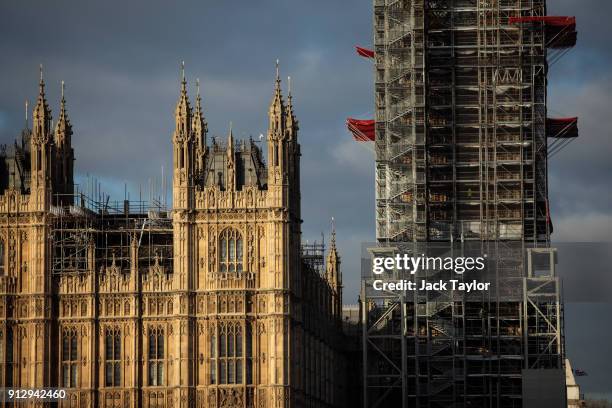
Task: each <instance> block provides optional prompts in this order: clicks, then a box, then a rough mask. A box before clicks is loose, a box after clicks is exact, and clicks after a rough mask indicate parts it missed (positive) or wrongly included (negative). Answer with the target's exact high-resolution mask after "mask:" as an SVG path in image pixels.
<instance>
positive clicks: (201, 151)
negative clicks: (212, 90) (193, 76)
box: [191, 79, 208, 175]
mask: <svg viewBox="0 0 612 408" xmlns="http://www.w3.org/2000/svg"><path fill="white" fill-rule="evenodd" d="M196 87H197V92H198V94H197V97H196V105H195V112H194V113H193V121H192V125H191V126H192V129H193V137H194V141H195V172H196V174H198V175H202V172H203V171H204V166H205V163H206V153H207V146H206V135H207V133H208V124H207V123H206V119H205V118H204V113H203V111H202V97H201V96H200V80H199V79H197V80H196Z"/></svg>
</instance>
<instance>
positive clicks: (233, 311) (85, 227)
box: [0, 73, 346, 408]
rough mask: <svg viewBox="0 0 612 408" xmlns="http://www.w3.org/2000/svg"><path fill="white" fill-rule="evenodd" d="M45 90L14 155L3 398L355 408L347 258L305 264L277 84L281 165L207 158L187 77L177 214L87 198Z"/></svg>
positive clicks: (210, 150)
mask: <svg viewBox="0 0 612 408" xmlns="http://www.w3.org/2000/svg"><path fill="white" fill-rule="evenodd" d="M44 87H45V85H44V82H43V79H42V74H41V80H40V90H39V95H38V100H37V103H36V106H35V108H34V111H33V114H32V123H31V127H32V129H31V130H30V129H29V126H26V129H25V130H24V131H23V132H22V135H21V139H20V140H19V141H17V142H15V144H14V146H10V147H8V148H7V147H6V146H5V147H4V148H3V150H2V152H1V154H0V187H1V188H0V191H1V195H0V260H1V263H0V315H1V316H2V320H1V321H0V368H1V369H0V381H1V384H0V385H1V386H2V387H13V388H16V387H20V388H39V387H60V388H64V389H66V390H67V398H66V399H65V400H63V401H60V402H59V406H66V407H91V406H103V407H139V406H145V407H224V408H227V407H245V408H246V407H259V408H264V407H265V408H268V407H337V406H342V405H343V400H344V393H345V391H346V390H345V387H344V386H343V384H342V378H343V377H344V373H343V372H342V370H343V367H344V366H345V364H344V361H343V357H342V354H341V353H340V352H339V347H340V345H341V343H342V337H341V336H342V335H341V304H342V298H341V292H342V282H341V275H340V271H339V265H340V260H339V257H338V254H337V252H336V247H335V243H334V240H332V243H331V246H330V248H329V251H328V253H327V257H326V259H325V260H324V259H323V255H321V258H320V262H319V263H311V262H307V261H306V259H305V256H303V254H302V248H301V243H300V240H301V218H300V182H299V180H300V173H299V170H300V145H299V144H298V123H297V120H296V118H295V115H294V112H293V106H292V100H291V95H290V94H289V97H288V99H287V100H286V101H285V100H284V98H283V95H282V92H281V87H280V79H279V78H278V73H277V78H276V84H275V89H274V96H273V100H272V103H271V105H270V108H269V130H268V134H267V149H268V161H269V163H268V164H267V165H266V164H265V163H264V159H263V154H262V150H261V149H260V147H259V146H258V144H257V143H256V142H254V141H252V140H250V141H246V142H235V141H234V138H233V136H232V134H231V130H230V134H229V137H228V139H227V143H226V144H224V145H222V144H221V143H220V142H218V141H216V140H214V139H213V141H212V143H210V144H209V143H207V127H206V121H205V119H204V116H203V113H202V108H201V98H200V95H199V86H198V96H197V99H196V102H195V107H194V108H192V107H191V105H190V101H189V98H188V94H187V85H186V82H185V78H184V75H183V80H182V83H181V89H180V97H179V101H178V104H177V106H176V110H175V121H176V126H175V129H174V134H173V135H172V146H173V156H174V158H173V162H174V168H173V184H172V190H173V209H172V210H171V211H168V212H167V211H164V210H163V209H162V208H158V209H155V208H152V207H145V206H144V205H143V204H142V203H136V204H135V203H133V202H130V201H127V200H126V201H125V202H124V203H122V205H120V206H115V207H113V206H112V205H110V204H109V202H108V200H101V201H100V200H94V199H92V198H91V197H90V196H87V195H85V194H83V192H79V191H78V189H77V188H75V185H74V182H73V162H74V154H73V149H72V147H71V138H72V127H71V124H70V121H69V120H68V116H67V113H66V102H65V99H64V97H63V91H62V100H61V108H60V114H59V118H58V120H57V122H56V126H53V125H52V120H51V112H50V109H49V107H48V104H47V101H46V99H45V93H44ZM317 265H318V266H317ZM32 405H42V404H40V403H33V404H32Z"/></svg>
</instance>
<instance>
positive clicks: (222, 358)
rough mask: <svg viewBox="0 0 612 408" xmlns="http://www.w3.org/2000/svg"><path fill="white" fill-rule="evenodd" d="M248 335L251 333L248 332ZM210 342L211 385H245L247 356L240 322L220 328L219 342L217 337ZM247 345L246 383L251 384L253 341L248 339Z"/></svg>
mask: <svg viewBox="0 0 612 408" xmlns="http://www.w3.org/2000/svg"><path fill="white" fill-rule="evenodd" d="M247 333H250V332H249V331H247ZM210 342H211V344H210V347H211V350H210V355H211V362H210V364H211V368H210V373H211V379H210V381H211V383H212V384H215V383H218V384H244V382H245V375H244V374H245V373H244V370H245V364H244V361H245V355H244V344H243V327H242V325H241V324H240V323H238V322H228V323H227V324H223V325H221V327H220V328H219V340H218V342H217V338H216V337H215V336H211V338H210ZM246 344H247V355H246V360H247V367H246V369H247V373H246V381H247V383H249V384H250V383H251V382H252V375H251V373H250V370H249V366H250V358H251V355H250V354H251V340H250V339H247V342H246ZM217 351H218V352H217ZM217 367H218V368H217ZM217 373H218V375H217Z"/></svg>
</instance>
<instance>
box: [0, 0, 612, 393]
mask: <svg viewBox="0 0 612 408" xmlns="http://www.w3.org/2000/svg"><path fill="white" fill-rule="evenodd" d="M548 4H549V14H551V15H576V16H577V19H578V30H579V38H578V47H576V48H575V49H573V50H572V51H570V52H569V53H568V54H567V55H565V56H564V57H563V59H561V60H560V61H559V62H557V63H556V64H555V65H553V66H552V67H551V71H550V83H549V88H548V90H549V99H550V101H551V103H550V116H579V117H580V122H579V127H580V138H579V139H578V140H577V141H576V142H575V143H572V144H571V145H570V146H569V147H567V148H566V149H565V150H564V151H563V152H561V153H560V154H558V155H556V156H555V157H554V158H553V160H552V163H551V166H550V190H551V206H552V209H551V210H552V216H553V222H554V224H555V230H556V232H555V239H557V240H563V241H574V240H579V241H598V240H610V239H609V238H610V237H609V236H610V231H612V213H611V211H610V208H611V205H612V189H611V188H610V185H611V182H610V179H611V177H610V175H611V171H612V160H610V157H611V156H612V138H610V133H611V132H610V130H609V129H610V125H609V119H610V112H611V108H610V105H609V104H610V101H611V95H612V71H610V69H609V67H610V66H612V54H611V52H610V50H611V46H610V43H609V39H610V38H612V25H611V24H609V21H608V20H609V16H610V15H612V2H610V1H607V0H580V1H579V0H549V1H548ZM371 21H372V7H371V1H369V0H309V1H293V0H291V1H289V0H259V1H252V0H251V1H249V0H233V1H212V0H206V1H202V0H199V1H173V2H169V1H163V0H147V1H117V0H112V1H111V0H109V1H104V2H102V1H98V2H83V1H76V0H74V1H68V0H56V1H53V2H49V1H42V0H40V1H19V2H18V1H3V2H0V55H1V56H2V58H1V60H0V141H1V142H2V143H7V142H10V141H11V140H12V139H13V138H14V137H15V135H16V134H17V133H18V131H19V130H20V129H21V128H22V127H23V122H24V112H23V110H24V107H23V105H24V101H25V100H26V99H29V100H30V101H33V100H34V99H35V97H36V89H37V80H38V65H39V64H40V63H42V64H44V67H45V68H44V71H45V79H46V82H47V95H48V99H49V101H50V104H51V106H52V109H53V110H54V112H55V113H56V112H57V109H58V101H59V93H60V81H61V80H65V81H66V94H67V100H68V109H69V115H70V118H71V120H72V123H73V127H74V131H75V135H74V140H73V144H74V147H75V151H76V157H77V161H76V171H77V173H78V177H79V179H80V180H85V179H86V178H87V175H88V174H94V175H95V176H96V177H97V178H98V179H99V180H100V181H101V182H102V185H103V188H104V189H105V190H106V191H108V192H110V193H111V194H112V195H113V196H114V197H115V198H117V199H122V198H123V185H124V183H127V185H128V188H129V190H130V191H131V194H132V197H135V196H137V195H138V191H139V185H142V186H147V185H148V184H149V180H150V179H152V178H158V179H159V177H160V175H161V167H162V166H164V167H165V168H166V169H168V167H169V166H170V165H171V156H170V153H171V144H170V135H171V130H172V127H173V114H172V112H173V109H174V105H175V103H176V100H177V95H178V87H179V65H180V61H182V60H184V61H185V63H186V67H187V76H188V79H189V81H190V88H191V89H190V91H191V93H192V95H193V94H194V93H195V86H194V82H195V79H196V78H200V80H201V83H202V93H203V99H204V110H205V114H206V117H207V120H208V123H209V129H210V134H211V135H219V136H223V137H225V135H226V134H227V131H228V127H229V122H230V121H232V122H233V127H234V134H235V135H237V136H241V137H248V136H250V135H253V136H254V137H257V136H258V135H259V134H260V133H265V131H266V126H267V116H266V111H267V107H268V104H269V102H270V99H271V95H272V87H273V77H274V62H275V60H276V59H277V58H278V59H280V64H281V74H282V75H283V77H286V76H287V75H290V76H291V77H292V83H293V86H292V87H293V93H294V97H295V98H294V100H295V105H296V111H297V115H298V117H299V120H300V124H301V136H300V137H301V144H302V150H303V157H302V183H303V184H302V186H303V191H302V197H303V204H302V205H303V209H304V211H303V212H304V219H305V223H304V236H305V238H307V239H310V240H313V239H320V234H321V232H322V231H323V232H326V233H327V232H328V231H329V225H330V218H331V217H332V216H333V217H335V218H336V226H337V230H338V240H339V245H340V249H341V250H342V255H343V261H344V274H345V282H346V294H345V298H346V301H347V302H355V301H356V293H357V291H358V286H359V283H358V282H359V281H358V276H359V273H358V263H359V243H360V242H363V241H370V240H371V239H372V237H373V236H374V195H373V194H374V193H373V188H372V186H373V155H372V153H371V151H370V150H368V149H367V148H366V147H365V146H362V145H358V144H356V143H354V142H352V141H351V138H350V136H349V135H348V134H347V132H346V130H345V128H344V121H345V119H346V117H347V116H354V117H364V118H367V117H371V116H372V115H373V113H372V110H373V86H372V83H373V81H372V74H373V71H372V65H371V63H370V62H369V61H367V60H364V59H361V58H359V57H357V56H355V55H354V50H353V46H354V45H356V44H361V45H366V46H367V45H370V44H371V42H372V41H371ZM285 85H286V81H285ZM56 116H57V115H56ZM570 340H571V339H570ZM568 341H569V340H568ZM595 391H596V392H605V391H606V390H605V389H602V388H601V387H599V388H598V389H595Z"/></svg>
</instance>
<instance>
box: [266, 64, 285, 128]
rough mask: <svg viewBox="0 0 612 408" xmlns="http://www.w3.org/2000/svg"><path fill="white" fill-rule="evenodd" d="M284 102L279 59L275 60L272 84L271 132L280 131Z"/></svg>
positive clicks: (282, 122) (282, 124)
mask: <svg viewBox="0 0 612 408" xmlns="http://www.w3.org/2000/svg"><path fill="white" fill-rule="evenodd" d="M284 114H285V104H284V101H283V94H282V90H281V79H280V72H279V61H278V60H276V80H275V84H274V97H273V98H272V103H271V104H270V110H269V116H270V130H271V131H273V132H279V133H280V132H282V128H283V126H284Z"/></svg>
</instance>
